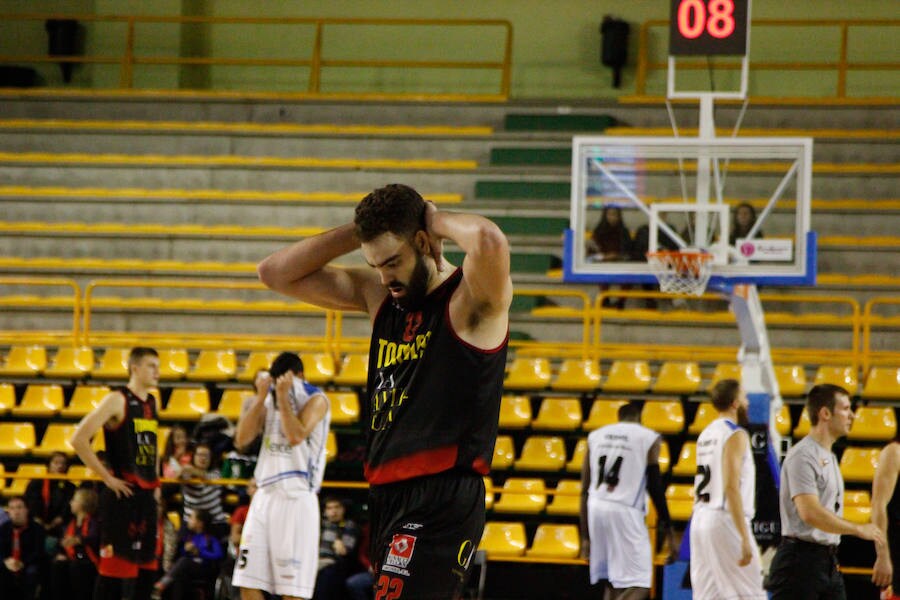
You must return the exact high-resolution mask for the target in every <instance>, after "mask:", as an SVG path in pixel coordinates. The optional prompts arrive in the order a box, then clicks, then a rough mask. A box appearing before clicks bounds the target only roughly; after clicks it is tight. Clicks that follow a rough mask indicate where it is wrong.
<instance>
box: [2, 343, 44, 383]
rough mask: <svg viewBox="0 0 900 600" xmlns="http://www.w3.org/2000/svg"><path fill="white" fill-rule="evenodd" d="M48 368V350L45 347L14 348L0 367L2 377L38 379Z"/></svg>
mask: <svg viewBox="0 0 900 600" xmlns="http://www.w3.org/2000/svg"><path fill="white" fill-rule="evenodd" d="M46 368H47V349H46V348H44V347H43V346H38V345H34V346H13V347H11V348H10V349H9V353H7V355H6V360H4V361H3V364H2V365H0V376H2V377H36V376H37V375H40V374H41V373H43V372H44V369H46Z"/></svg>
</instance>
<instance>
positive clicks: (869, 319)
mask: <svg viewBox="0 0 900 600" xmlns="http://www.w3.org/2000/svg"><path fill="white" fill-rule="evenodd" d="M879 304H881V305H895V306H896V305H900V297H896V296H894V297H890V296H876V297H875V298H869V300H868V301H867V302H866V304H865V307H864V309H863V316H862V340H863V341H862V366H863V374H866V373H868V372H869V367H871V366H872V365H873V363H874V359H879V360H878V362H879V363H882V362H886V363H888V364H898V363H900V352H898V351H896V350H895V351H890V350H885V351H875V350H872V325H873V321H875V320H877V316H876V315H874V314H873V309H874V308H875V306H877V305H879Z"/></svg>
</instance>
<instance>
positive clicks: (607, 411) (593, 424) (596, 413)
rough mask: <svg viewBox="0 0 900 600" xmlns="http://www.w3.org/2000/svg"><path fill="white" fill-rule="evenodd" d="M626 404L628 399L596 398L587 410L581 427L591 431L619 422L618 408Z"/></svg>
mask: <svg viewBox="0 0 900 600" xmlns="http://www.w3.org/2000/svg"><path fill="white" fill-rule="evenodd" d="M625 404H628V400H606V399H604V398H597V399H596V400H594V403H593V404H591V410H590V411H588V417H587V419H585V421H584V423H582V425H581V428H582V429H583V430H585V431H593V430H595V429H600V428H601V427H604V426H606V425H612V424H613V423H618V422H619V408H621V407H622V406H623V405H625Z"/></svg>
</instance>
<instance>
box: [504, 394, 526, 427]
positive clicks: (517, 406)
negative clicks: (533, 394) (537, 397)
mask: <svg viewBox="0 0 900 600" xmlns="http://www.w3.org/2000/svg"><path fill="white" fill-rule="evenodd" d="M529 425H531V400H529V399H528V397H527V396H510V395H504V396H503V397H502V398H500V428H501V429H524V428H525V427H528V426H529Z"/></svg>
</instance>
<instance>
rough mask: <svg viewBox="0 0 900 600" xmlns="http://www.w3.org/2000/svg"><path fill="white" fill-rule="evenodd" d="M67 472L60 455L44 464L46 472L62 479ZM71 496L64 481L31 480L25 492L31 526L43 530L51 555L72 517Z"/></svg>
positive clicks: (66, 463)
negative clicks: (35, 525) (60, 476)
mask: <svg viewBox="0 0 900 600" xmlns="http://www.w3.org/2000/svg"><path fill="white" fill-rule="evenodd" d="M68 470H69V461H68V459H67V458H66V455H65V454H63V453H62V452H54V453H53V454H51V455H50V459H49V460H48V461H47V472H48V473H52V474H54V475H65V474H66V472H67V471H68ZM74 493H75V485H74V484H73V483H72V482H71V481H66V480H64V479H32V480H31V481H29V482H28V486H27V487H26V488H25V504H26V505H27V506H28V514H29V515H30V517H31V518H32V519H33V520H34V522H35V523H37V524H38V525H40V526H41V527H43V528H44V534H45V536H46V537H45V543H46V544H47V548H46V552H47V554H48V555H50V556H52V555H53V554H55V552H56V549H57V545H58V543H59V538H61V537H62V534H63V528H64V527H65V526H66V523H68V522H69V519H71V518H72V513H71V512H70V510H69V501H70V500H72V495H73V494H74Z"/></svg>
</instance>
